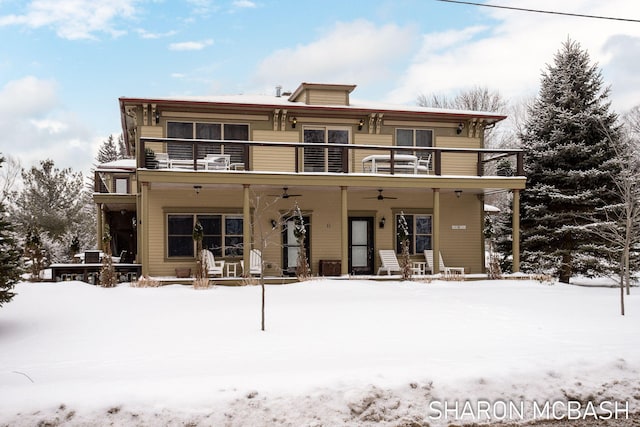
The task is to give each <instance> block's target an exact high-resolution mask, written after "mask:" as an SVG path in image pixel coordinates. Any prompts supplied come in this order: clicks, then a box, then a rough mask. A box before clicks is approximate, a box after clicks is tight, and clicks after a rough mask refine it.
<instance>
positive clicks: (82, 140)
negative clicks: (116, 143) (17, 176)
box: [0, 77, 96, 173]
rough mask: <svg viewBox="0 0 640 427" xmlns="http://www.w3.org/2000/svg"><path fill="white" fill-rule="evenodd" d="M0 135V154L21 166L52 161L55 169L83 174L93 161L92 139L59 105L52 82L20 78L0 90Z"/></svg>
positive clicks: (88, 131) (79, 122)
mask: <svg viewBox="0 0 640 427" xmlns="http://www.w3.org/2000/svg"><path fill="white" fill-rule="evenodd" d="M0 135H2V138H0V153H2V154H7V155H10V156H12V157H15V158H17V159H19V160H20V162H21V163H22V165H23V167H30V166H32V165H36V164H38V162H39V161H40V160H44V159H52V160H54V162H55V164H56V166H59V167H72V168H73V169H74V170H75V171H79V170H80V169H78V168H83V169H82V172H85V173H87V172H88V170H89V168H90V167H91V164H92V163H93V162H94V158H95V149H96V148H95V147H96V145H95V144H96V137H95V136H93V135H92V131H91V130H90V129H89V127H88V125H87V124H86V123H85V122H83V121H82V120H81V119H80V118H79V117H78V116H77V115H75V114H73V113H70V112H68V111H66V110H65V109H64V108H63V107H62V106H61V102H60V100H59V98H58V93H57V83H56V82H54V81H50V80H40V79H37V78H35V77H24V78H22V79H19V80H14V81H10V82H8V83H6V84H5V85H4V87H2V88H0Z"/></svg>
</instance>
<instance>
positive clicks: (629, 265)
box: [589, 122, 640, 316]
mask: <svg viewBox="0 0 640 427" xmlns="http://www.w3.org/2000/svg"><path fill="white" fill-rule="evenodd" d="M609 140H610V142H611V145H612V147H613V149H614V152H615V157H616V161H617V164H618V166H619V168H620V170H619V171H618V172H617V174H616V179H615V180H614V181H615V192H616V196H617V197H618V203H615V204H611V205H608V206H605V207H603V208H602V209H601V210H602V211H603V212H604V215H605V221H602V222H594V223H593V224H591V225H590V226H589V229H590V230H591V232H592V233H593V234H594V235H596V236H598V237H599V238H601V239H604V240H605V241H607V242H608V243H609V245H610V246H611V252H612V254H613V256H614V259H612V260H611V263H612V265H614V266H616V273H617V276H618V278H619V283H620V314H621V315H623V316H624V314H625V305H624V296H625V290H626V294H627V295H629V294H630V292H631V281H632V271H633V270H634V269H635V268H634V265H633V264H634V263H633V260H632V254H633V250H634V247H636V246H637V245H638V244H640V156H639V155H638V150H639V149H640V141H639V140H638V139H637V138H634V137H633V132H632V131H631V127H630V125H629V123H628V122H627V123H624V124H623V127H622V132H621V135H620V137H619V138H609Z"/></svg>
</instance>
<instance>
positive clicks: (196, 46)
mask: <svg viewBox="0 0 640 427" xmlns="http://www.w3.org/2000/svg"><path fill="white" fill-rule="evenodd" d="M212 44H213V40H211V39H208V40H203V41H190V42H179V43H171V44H170V45H169V50H176V51H182V50H202V49H204V48H205V47H207V46H211V45H212Z"/></svg>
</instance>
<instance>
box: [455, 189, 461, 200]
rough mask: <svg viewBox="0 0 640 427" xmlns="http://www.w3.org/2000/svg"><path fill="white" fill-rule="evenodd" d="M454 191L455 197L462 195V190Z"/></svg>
mask: <svg viewBox="0 0 640 427" xmlns="http://www.w3.org/2000/svg"><path fill="white" fill-rule="evenodd" d="M455 193H456V197H457V198H460V196H462V190H456V191H455Z"/></svg>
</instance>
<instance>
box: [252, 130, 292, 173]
mask: <svg viewBox="0 0 640 427" xmlns="http://www.w3.org/2000/svg"><path fill="white" fill-rule="evenodd" d="M299 138H300V135H299V134H298V132H277V131H276V132H274V131H267V130H260V131H258V130H256V131H254V132H253V140H254V141H279V142H298V139H299ZM251 154H252V165H251V169H252V170H259V171H283V172H294V171H295V151H294V148H273V147H253V148H252V153H251Z"/></svg>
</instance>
